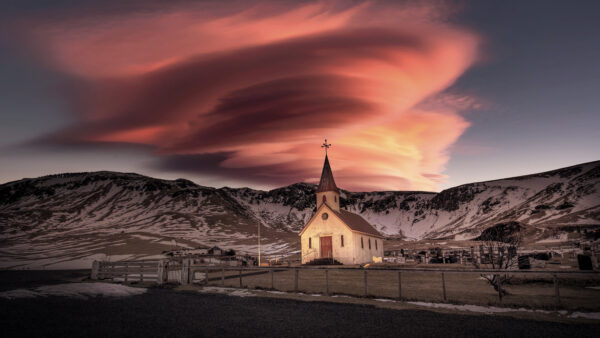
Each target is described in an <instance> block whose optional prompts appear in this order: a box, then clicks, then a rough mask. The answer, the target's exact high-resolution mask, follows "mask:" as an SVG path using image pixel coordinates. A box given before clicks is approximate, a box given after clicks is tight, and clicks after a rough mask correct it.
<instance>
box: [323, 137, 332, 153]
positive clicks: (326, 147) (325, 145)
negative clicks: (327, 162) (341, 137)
mask: <svg viewBox="0 0 600 338" xmlns="http://www.w3.org/2000/svg"><path fill="white" fill-rule="evenodd" d="M329 147H331V144H328V143H327V139H325V142H323V144H322V145H321V148H325V155H327V149H329Z"/></svg>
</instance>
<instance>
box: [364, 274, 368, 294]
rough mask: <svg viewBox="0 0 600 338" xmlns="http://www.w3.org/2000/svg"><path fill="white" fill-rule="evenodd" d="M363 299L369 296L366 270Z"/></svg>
mask: <svg viewBox="0 0 600 338" xmlns="http://www.w3.org/2000/svg"><path fill="white" fill-rule="evenodd" d="M364 275H365V297H366V296H367V295H368V294H369V285H368V284H367V270H365V273H364Z"/></svg>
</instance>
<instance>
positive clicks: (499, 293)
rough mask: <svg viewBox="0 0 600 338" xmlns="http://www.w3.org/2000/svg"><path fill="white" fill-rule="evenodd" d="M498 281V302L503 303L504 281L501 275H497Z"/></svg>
mask: <svg viewBox="0 0 600 338" xmlns="http://www.w3.org/2000/svg"><path fill="white" fill-rule="evenodd" d="M496 283H497V284H498V302H500V303H502V281H501V280H500V275H496Z"/></svg>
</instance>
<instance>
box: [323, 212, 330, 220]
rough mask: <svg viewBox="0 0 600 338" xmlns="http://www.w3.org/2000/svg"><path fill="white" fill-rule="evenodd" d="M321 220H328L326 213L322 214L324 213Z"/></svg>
mask: <svg viewBox="0 0 600 338" xmlns="http://www.w3.org/2000/svg"><path fill="white" fill-rule="evenodd" d="M321 218H322V219H324V220H325V219H327V218H329V215H328V214H327V213H326V212H324V213H323V214H322V215H321Z"/></svg>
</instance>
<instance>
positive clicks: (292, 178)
mask: <svg viewBox="0 0 600 338" xmlns="http://www.w3.org/2000/svg"><path fill="white" fill-rule="evenodd" d="M599 10H600V3H598V2H597V1H581V2H577V3H576V5H574V4H573V3H572V2H568V1H494V2H492V1H426V2H420V1H406V2H401V1H287V2H286V1H252V2H251V1H170V2H164V1H132V2H127V3H124V2H120V1H102V2H98V1H67V0H63V1H27V0H25V1H3V2H2V4H0V183H2V182H8V181H12V180H18V179H21V178H24V177H37V176H42V175H47V174H55V173H63V172H82V171H99V170H112V171H122V172H137V173H140V174H144V175H149V176H153V177H159V178H165V179H175V178H179V177H183V178H187V179H190V180H192V181H194V182H196V183H198V184H202V185H207V186H214V187H221V186H234V187H239V186H249V187H253V188H259V189H271V188H276V187H280V186H283V185H287V184H292V183H296V182H311V183H314V182H316V181H318V178H319V177H318V175H319V174H320V172H321V167H322V165H323V157H324V152H323V149H321V147H320V145H321V144H322V143H323V140H324V139H325V138H327V140H328V142H329V143H331V144H332V147H331V148H330V149H329V158H330V162H331V165H332V169H333V172H334V176H335V178H336V182H337V184H338V186H340V187H341V188H344V189H348V190H354V191H371V190H426V191H440V190H442V189H445V188H448V187H452V186H457V185H460V184H464V183H470V182H475V181H483V180H491V179H499V178H504V177H511V176H517V175H524V174H530V173H536V172H541V171H546V170H552V169H557V168H560V167H565V166H569V165H575V164H579V163H583V162H589V161H595V160H599V159H600V156H599V154H600V151H599V150H598V146H597V145H598V144H600V131H599V129H600V128H598V126H600V114H599V113H598V107H599V106H600V96H599V95H598V93H600V61H599V60H600V25H598V23H597V18H596V14H597V13H598V12H599Z"/></svg>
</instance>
